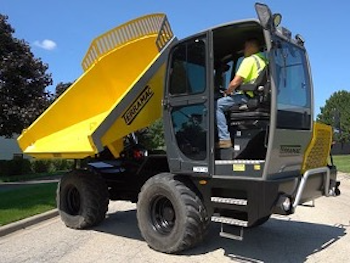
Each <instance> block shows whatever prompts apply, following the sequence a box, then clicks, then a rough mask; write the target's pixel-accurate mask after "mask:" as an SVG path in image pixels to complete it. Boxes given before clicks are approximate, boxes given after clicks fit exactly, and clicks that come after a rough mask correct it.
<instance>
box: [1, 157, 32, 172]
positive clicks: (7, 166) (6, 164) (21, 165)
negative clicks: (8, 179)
mask: <svg viewBox="0 0 350 263" xmlns="http://www.w3.org/2000/svg"><path fill="white" fill-rule="evenodd" d="M29 173H32V169H31V163H30V161H29V160H28V159H14V160H9V161H0V175H1V176H12V175H21V174H29Z"/></svg>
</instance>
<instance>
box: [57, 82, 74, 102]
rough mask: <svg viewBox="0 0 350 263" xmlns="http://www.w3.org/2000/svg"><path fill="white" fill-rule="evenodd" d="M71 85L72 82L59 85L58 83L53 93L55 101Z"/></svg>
mask: <svg viewBox="0 0 350 263" xmlns="http://www.w3.org/2000/svg"><path fill="white" fill-rule="evenodd" d="M72 84H73V83H72V82H67V83H63V82H60V83H58V84H57V86H56V91H55V99H57V98H58V97H59V96H61V95H62V93H63V92H65V91H66V89H68V88H69V87H70V86H71V85H72Z"/></svg>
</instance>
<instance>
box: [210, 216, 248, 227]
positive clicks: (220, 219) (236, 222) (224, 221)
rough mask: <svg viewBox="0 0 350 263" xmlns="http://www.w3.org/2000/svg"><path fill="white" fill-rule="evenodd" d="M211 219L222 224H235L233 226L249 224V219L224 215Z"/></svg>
mask: <svg viewBox="0 0 350 263" xmlns="http://www.w3.org/2000/svg"><path fill="white" fill-rule="evenodd" d="M211 221H213V222H217V223H222V224H228V225H233V226H241V227H247V226H248V222H247V221H243V220H239V219H234V218H229V217H224V216H212V217H211Z"/></svg>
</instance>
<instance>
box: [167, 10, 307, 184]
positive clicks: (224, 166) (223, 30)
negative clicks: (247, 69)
mask: <svg viewBox="0 0 350 263" xmlns="http://www.w3.org/2000/svg"><path fill="white" fill-rule="evenodd" d="M275 18H278V15H277V14H276V15H273V19H275ZM271 19H272V15H271V16H269V19H267V20H266V21H267V22H264V21H263V20H261V19H259V20H257V19H249V20H243V21H237V22H232V23H229V24H225V25H220V26H217V27H214V28H210V29H208V30H206V31H204V32H201V33H199V34H196V35H193V36H190V37H188V38H185V39H183V40H181V41H179V42H177V43H176V45H174V46H173V47H172V48H171V49H170V55H169V60H168V64H167V76H166V83H165V94H164V99H163V109H164V128H165V130H166V131H167V132H166V133H165V139H166V141H167V156H168V163H169V167H170V168H171V172H173V173H184V174H196V175H201V176H204V175H217V176H237V177H244V178H245V177H246V176H249V177H260V178H264V179H267V178H274V177H275V176H278V177H288V176H290V175H292V174H295V173H299V172H300V167H301V164H302V162H303V153H304V152H305V150H306V147H307V145H308V143H309V142H310V139H311V136H312V125H313V123H312V108H311V105H312V82H311V76H310V75H311V74H310V68H309V63H308V58H307V53H306V50H305V48H304V41H303V40H302V38H301V37H300V36H299V35H296V36H295V39H292V34H291V32H289V31H288V30H287V29H285V28H282V27H277V26H276V25H273V24H272V20H271ZM252 38H255V39H257V40H258V42H259V43H260V52H261V53H263V54H264V56H265V59H266V67H265V69H264V70H261V71H260V73H259V74H260V75H259V76H258V78H257V79H256V80H255V82H254V83H253V84H244V85H241V86H240V87H239V89H241V90H242V91H244V92H247V91H249V92H250V94H251V92H253V94H254V96H252V97H251V98H249V99H248V102H247V103H245V104H242V105H238V106H234V107H232V108H231V109H230V110H229V111H227V116H226V118H227V123H228V126H229V131H230V135H231V140H232V145H233V150H234V156H233V158H232V159H222V158H221V156H220V154H218V153H217V151H216V147H215V146H216V142H217V141H218V135H217V131H216V129H217V125H216V113H215V111H216V107H215V105H216V100H217V99H218V98H220V96H223V95H222V91H223V90H224V89H226V88H227V86H228V84H229V82H230V81H231V80H232V79H233V77H234V76H235V74H236V72H237V70H238V68H239V65H240V63H241V62H242V60H243V47H244V43H245V41H246V40H247V39H252Z"/></svg>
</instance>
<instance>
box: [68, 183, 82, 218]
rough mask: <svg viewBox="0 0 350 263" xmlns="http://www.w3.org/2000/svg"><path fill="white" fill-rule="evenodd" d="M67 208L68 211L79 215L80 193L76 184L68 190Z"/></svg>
mask: <svg viewBox="0 0 350 263" xmlns="http://www.w3.org/2000/svg"><path fill="white" fill-rule="evenodd" d="M66 201H67V203H66V204H67V209H68V211H67V212H68V213H69V214H71V215H78V214H79V211H80V193H79V191H78V189H77V188H76V187H74V186H71V187H70V188H69V189H68V190H67V198H66Z"/></svg>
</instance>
